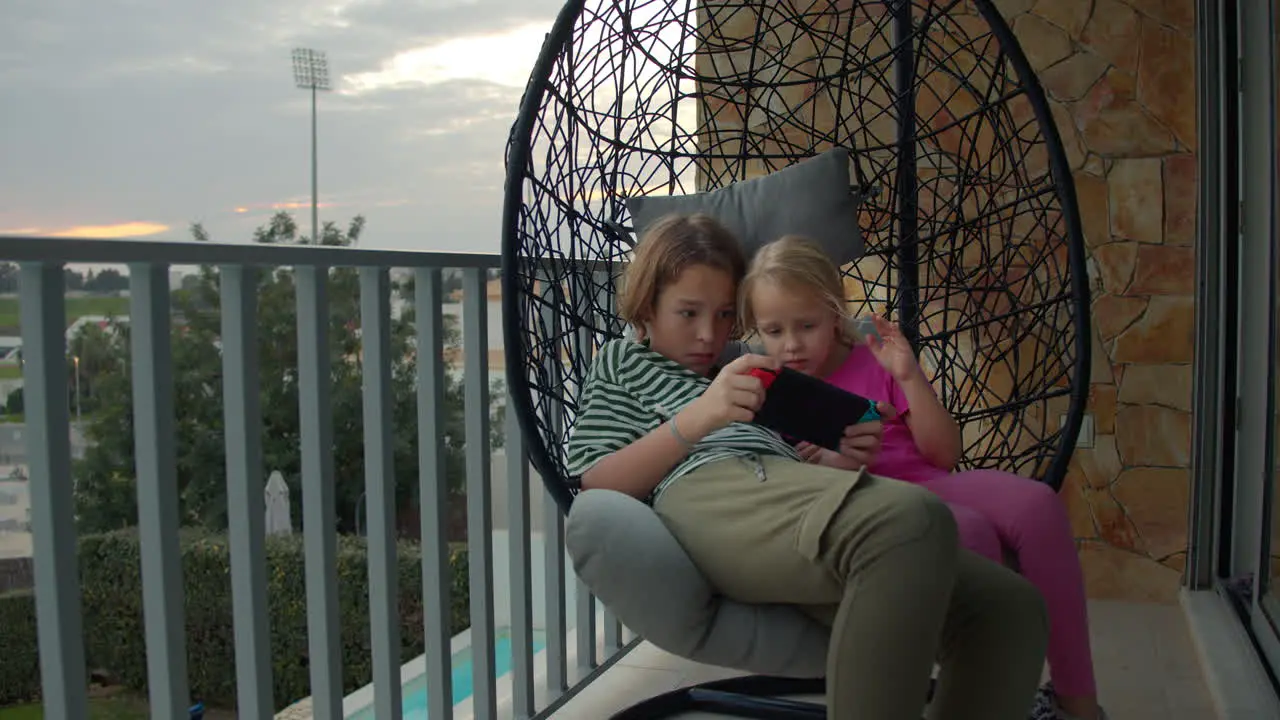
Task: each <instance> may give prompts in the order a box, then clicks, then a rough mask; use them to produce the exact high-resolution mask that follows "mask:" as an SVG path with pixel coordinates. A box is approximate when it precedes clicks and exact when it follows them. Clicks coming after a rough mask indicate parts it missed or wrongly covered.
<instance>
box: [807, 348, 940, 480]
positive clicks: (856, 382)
mask: <svg viewBox="0 0 1280 720" xmlns="http://www.w3.org/2000/svg"><path fill="white" fill-rule="evenodd" d="M826 380H827V382H829V383H831V384H832V385H835V386H836V387H840V388H844V389H845V390H848V391H849V392H851V393H856V394H858V395H861V396H862V397H865V398H867V399H868V400H875V401H876V402H888V403H889V404H891V405H893V407H894V408H895V409H897V411H898V416H897V417H896V418H894V419H893V420H892V421H888V422H886V423H885V425H884V436H883V438H882V439H881V442H880V454H879V455H878V456H876V461H875V462H874V463H873V464H872V465H871V467H870V468H868V469H869V470H870V471H871V472H872V473H874V474H876V475H882V476H884V477H890V478H895V479H898V480H906V481H908V482H923V481H925V480H932V479H933V478H936V477H938V476H939V475H946V474H948V473H947V471H946V470H943V469H941V468H938V467H936V466H935V465H933V464H931V463H930V462H929V461H928V460H927V459H926V458H925V456H924V455H923V454H921V453H920V450H919V449H917V448H916V441H915V438H913V437H912V436H911V428H909V427H907V423H906V414H907V411H909V410H910V409H911V408H910V407H909V406H908V404H907V396H906V394H904V393H903V392H902V387H901V386H899V385H898V383H896V382H894V380H893V376H892V375H890V374H889V373H888V372H887V371H885V369H884V368H882V367H880V363H879V362H878V361H877V360H876V358H875V356H874V355H872V354H871V350H869V349H868V348H867V347H866V346H865V345H855V346H854V347H853V349H851V350H850V351H849V357H848V358H846V359H845V361H844V364H842V365H841V366H840V367H838V368H836V369H835V371H834V372H832V373H831V374H830V375H828V376H827V378H826Z"/></svg>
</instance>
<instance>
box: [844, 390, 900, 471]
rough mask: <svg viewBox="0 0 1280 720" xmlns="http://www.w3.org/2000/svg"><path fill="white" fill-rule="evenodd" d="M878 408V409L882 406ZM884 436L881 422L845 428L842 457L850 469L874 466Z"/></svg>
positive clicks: (858, 424)
mask: <svg viewBox="0 0 1280 720" xmlns="http://www.w3.org/2000/svg"><path fill="white" fill-rule="evenodd" d="M876 407H877V409H878V408H879V407H880V405H877V406H876ZM890 409H892V408H890ZM883 435H884V424H883V423H882V422H880V421H879V420H875V421H872V422H863V423H856V424H854V425H850V426H849V427H847V428H845V429H844V438H843V439H841V440H840V455H841V457H843V458H844V459H845V461H846V462H847V463H848V464H849V465H851V466H852V467H850V468H849V469H851V470H859V469H861V468H864V467H867V466H869V465H871V464H873V463H874V462H875V460H876V456H877V455H879V454H880V440H881V438H882V437H883Z"/></svg>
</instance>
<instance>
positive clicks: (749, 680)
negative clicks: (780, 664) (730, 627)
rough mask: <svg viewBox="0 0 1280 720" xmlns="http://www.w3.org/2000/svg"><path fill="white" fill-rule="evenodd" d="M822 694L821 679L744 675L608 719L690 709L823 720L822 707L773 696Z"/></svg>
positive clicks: (634, 719) (773, 719) (770, 719)
mask: <svg viewBox="0 0 1280 720" xmlns="http://www.w3.org/2000/svg"><path fill="white" fill-rule="evenodd" d="M826 691H827V682H826V680H824V679H822V678H815V679H806V680H800V679H796V678H784V677H772V676H769V675H747V676H745V677H735V678H729V679H727V680H716V681H714V682H708V683H703V684H701V685H694V686H691V687H686V688H680V689H679V690H672V691H671V692H668V693H663V694H661V695H658V696H655V697H651V698H649V699H648V700H643V701H641V702H639V703H636V704H635V705H632V706H631V707H629V708H627V709H626V710H623V711H622V712H619V713H617V714H615V715H613V717H612V718H611V720H658V718H665V717H671V716H672V715H678V714H679V713H683V712H691V711H694V710H698V711H702V712H713V713H722V714H724V715H728V716H730V717H735V718H753V719H754V720H826V717H827V708H826V706H824V705H819V704H817V703H810V702H800V701H798V700H786V699H783V698H780V697H777V696H779V695H823V694H825V693H826Z"/></svg>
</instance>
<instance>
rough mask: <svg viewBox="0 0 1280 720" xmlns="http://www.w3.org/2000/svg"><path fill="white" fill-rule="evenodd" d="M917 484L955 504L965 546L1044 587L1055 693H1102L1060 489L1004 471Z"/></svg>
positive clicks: (956, 475)
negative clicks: (1013, 564)
mask: <svg viewBox="0 0 1280 720" xmlns="http://www.w3.org/2000/svg"><path fill="white" fill-rule="evenodd" d="M918 484H919V485H921V486H922V487H925V488H927V489H929V490H931V491H933V493H934V494H935V495H937V496H938V497H940V498H942V499H943V500H944V501H945V502H946V503H947V504H948V505H949V506H951V510H952V511H953V512H954V513H955V516H956V522H957V524H958V525H959V528H960V540H961V542H962V544H963V545H964V546H965V547H966V548H968V549H969V550H972V551H973V552H976V553H980V554H982V555H984V556H985V557H988V558H990V559H992V560H995V561H996V562H1003V560H1004V557H1005V554H1006V553H1008V554H1009V555H1012V556H1013V557H1014V558H1016V560H1017V563H1018V569H1019V571H1020V572H1021V573H1022V575H1023V577H1025V578H1027V580H1030V581H1031V583H1032V584H1033V585H1035V586H1036V587H1038V588H1040V593H1041V594H1042V595H1044V601H1045V606H1046V608H1047V610H1048V614H1049V653H1048V655H1049V672H1050V674H1051V675H1052V677H1053V685H1054V691H1055V692H1057V693H1059V694H1061V695H1068V696H1082V695H1095V694H1096V693H1097V690H1096V685H1095V681H1094V676H1093V658H1092V653H1091V651H1090V648H1089V618H1088V610H1087V608H1086V606H1085V594H1084V576H1083V574H1082V572H1081V570H1080V560H1079V557H1078V556H1077V555H1076V545H1075V538H1074V536H1073V534H1072V532H1071V521H1070V520H1069V519H1068V518H1067V511H1066V507H1065V506H1064V505H1063V504H1062V502H1061V501H1060V500H1059V499H1058V496H1057V495H1056V494H1054V492H1053V490H1052V489H1051V488H1050V487H1049V486H1047V485H1045V484H1043V483H1039V482H1036V481H1034V480H1028V479H1027V478H1023V477H1019V476H1017V475H1012V474H1010V473H1006V472H1000V471H998V470H969V471H966V472H959V473H948V474H945V475H939V476H938V477H935V478H932V479H930V480H926V481H923V482H920V483H918Z"/></svg>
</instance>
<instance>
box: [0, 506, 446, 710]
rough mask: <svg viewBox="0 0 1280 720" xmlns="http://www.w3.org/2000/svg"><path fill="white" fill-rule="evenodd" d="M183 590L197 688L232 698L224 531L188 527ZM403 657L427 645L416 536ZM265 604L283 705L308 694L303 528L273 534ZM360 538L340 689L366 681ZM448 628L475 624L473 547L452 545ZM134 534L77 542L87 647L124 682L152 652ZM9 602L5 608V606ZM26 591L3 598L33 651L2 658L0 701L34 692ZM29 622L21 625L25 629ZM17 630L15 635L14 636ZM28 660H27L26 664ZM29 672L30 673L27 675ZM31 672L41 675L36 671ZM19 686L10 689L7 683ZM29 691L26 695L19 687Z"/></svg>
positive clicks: (345, 615)
mask: <svg viewBox="0 0 1280 720" xmlns="http://www.w3.org/2000/svg"><path fill="white" fill-rule="evenodd" d="M181 544H182V566H183V580H184V593H185V598H186V625H187V638H186V641H187V658H188V668H187V670H188V674H189V677H190V684H191V696H192V698H193V699H195V700H199V701H202V702H204V703H206V704H208V705H212V706H221V707H234V705H235V651H234V646H235V641H234V632H233V627H232V622H231V621H232V611H231V568H230V559H229V553H228V550H227V541H226V536H225V535H209V534H203V533H197V532H191V531H184V532H183V536H182V539H181ZM398 555H399V560H400V573H399V580H400V618H401V625H400V632H401V652H400V660H401V662H402V663H403V662H407V661H409V660H410V659H412V658H414V657H417V656H418V655H421V654H422V653H423V608H422V562H421V552H420V550H419V547H418V546H417V545H416V544H409V543H401V544H400V546H399V551H398ZM266 556H267V604H268V614H269V620H268V622H269V625H270V629H271V656H272V668H273V676H272V679H273V681H274V682H273V689H274V695H275V700H276V706H277V709H280V708H283V707H285V706H287V705H289V704H290V703H292V702H295V701H297V700H298V699H300V698H303V697H306V696H307V695H310V694H311V691H310V685H311V682H310V676H309V674H308V673H309V670H308V664H307V657H308V648H307V610H306V572H305V560H304V552H303V544H302V537H301V536H298V535H295V536H289V537H273V538H269V539H268V540H267V543H266ZM366 560H367V556H366V551H365V546H364V542H363V540H362V539H357V538H346V537H344V538H339V541H338V552H337V571H338V607H339V624H340V636H341V640H340V642H341V647H342V664H343V666H342V670H343V693H344V694H345V693H350V692H352V691H354V690H356V689H357V688H359V687H362V686H363V685H365V684H367V683H368V682H370V680H371V679H372V675H373V670H372V664H371V659H370V653H371V650H370V644H369V600H368V592H367V590H368V584H369V580H368V577H369V576H368V565H367V562H366ZM451 560H452V566H453V587H452V593H453V594H452V600H453V607H452V615H453V617H452V627H453V632H454V633H457V632H461V631H462V630H463V629H465V628H466V627H467V625H468V624H469V610H468V602H469V595H468V593H467V587H468V586H467V556H466V551H465V549H461V550H455V551H454V552H453V553H452V557H451ZM139 562H140V560H139V553H138V538H137V534H136V533H135V532H134V531H122V532H117V533H108V534H105V535H95V536H87V537H84V538H82V539H81V541H80V572H81V589H82V592H83V597H84V602H83V607H84V634H85V651H86V657H87V660H88V664H89V667H90V668H91V669H95V670H103V671H106V672H107V673H109V674H110V675H111V676H112V677H114V678H115V679H116V680H117V681H118V682H119V683H120V684H122V685H125V686H126V687H130V688H133V689H136V690H138V691H139V692H145V691H146V682H147V680H146V679H147V661H146V647H145V633H144V626H143V613H142V581H141V573H140V565H139ZM6 606H8V607H6ZM32 607H33V606H32V605H31V602H30V598H29V597H14V598H7V599H0V627H3V628H5V636H6V642H5V643H4V644H5V645H8V644H9V642H8V638H9V637H10V633H9V628H10V627H11V621H12V622H17V623H19V627H25V626H22V625H21V623H23V622H28V623H29V625H30V628H31V630H30V642H25V641H24V642H23V643H22V644H23V645H25V646H28V647H30V648H32V650H31V655H28V656H25V659H23V658H16V659H15V658H0V702H3V701H8V702H14V701H17V700H22V699H28V698H29V697H30V696H31V695H32V690H36V691H38V687H36V686H37V685H38V674H39V672H38V670H32V669H30V668H31V667H33V664H32V663H31V658H32V656H34V647H35V633H34V625H35V622H34V619H30V620H28V619H27V618H29V616H30V614H31V613H32V612H33V610H32ZM22 632H24V630H21V629H20V630H19V633H22ZM15 639H18V638H15ZM24 662H25V663H27V664H26V665H23V663H24ZM24 673H25V674H24ZM28 676H35V680H34V681H33V680H31V679H30V678H29V677H28ZM11 686H12V687H14V688H17V689H18V691H17V692H15V693H12V694H11V696H9V697H7V698H6V694H5V690H7V689H8V688H10V687H11ZM24 693H25V695H26V697H24V696H23V694H24Z"/></svg>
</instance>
